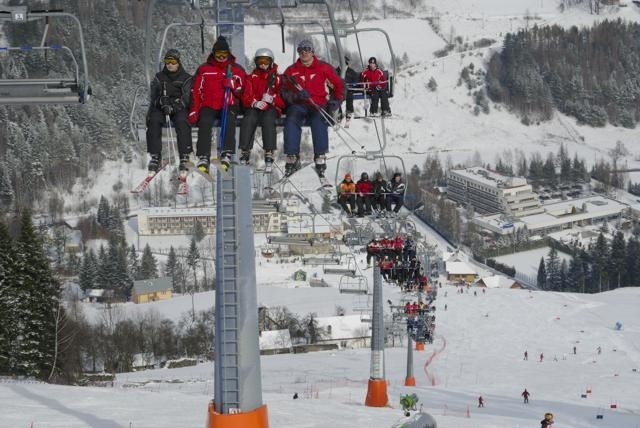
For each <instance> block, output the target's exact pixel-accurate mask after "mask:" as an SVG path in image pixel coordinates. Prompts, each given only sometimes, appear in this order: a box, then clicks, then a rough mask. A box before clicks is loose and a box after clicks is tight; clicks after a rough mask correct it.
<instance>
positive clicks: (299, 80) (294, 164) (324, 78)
mask: <svg viewBox="0 0 640 428" xmlns="http://www.w3.org/2000/svg"><path fill="white" fill-rule="evenodd" d="M298 55H299V58H298V60H297V61H296V62H295V63H294V64H293V65H291V66H289V67H288V68H287V69H286V70H285V71H284V81H283V92H282V95H283V98H284V100H285V102H286V103H287V109H286V113H287V117H286V119H285V123H284V152H285V154H286V155H287V163H286V165H285V175H286V176H287V177H288V176H290V175H291V174H293V173H294V172H296V171H297V170H299V169H300V167H301V166H302V165H301V163H300V139H301V137H302V125H303V124H304V122H305V121H306V120H308V121H309V122H310V127H311V139H312V141H313V153H314V155H313V161H314V163H315V167H316V173H317V174H318V177H320V178H324V174H325V171H326V169H327V165H326V160H327V153H328V152H329V131H328V126H329V124H328V123H327V119H326V118H325V117H324V116H323V113H327V114H328V115H329V116H331V115H332V114H333V113H334V112H337V111H338V109H339V107H340V104H342V100H343V99H344V84H343V83H342V79H340V76H338V75H337V74H336V71H335V70H334V69H333V67H332V66H331V65H330V64H327V63H326V62H324V61H321V60H319V59H318V58H316V56H315V54H314V48H313V43H311V41H310V40H302V41H300V43H298ZM329 85H330V86H331V87H332V88H333V98H332V99H329V90H328V86H329ZM323 110H324V112H323Z"/></svg>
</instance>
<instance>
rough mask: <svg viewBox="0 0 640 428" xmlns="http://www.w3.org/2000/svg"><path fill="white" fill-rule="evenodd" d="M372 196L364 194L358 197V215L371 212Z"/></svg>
mask: <svg viewBox="0 0 640 428" xmlns="http://www.w3.org/2000/svg"><path fill="white" fill-rule="evenodd" d="M371 197H372V195H362V196H359V195H358V198H357V199H356V203H357V204H358V215H366V214H371Z"/></svg>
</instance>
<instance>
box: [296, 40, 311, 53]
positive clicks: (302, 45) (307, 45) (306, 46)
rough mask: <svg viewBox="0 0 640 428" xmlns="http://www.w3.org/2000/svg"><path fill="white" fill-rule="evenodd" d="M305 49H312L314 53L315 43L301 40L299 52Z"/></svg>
mask: <svg viewBox="0 0 640 428" xmlns="http://www.w3.org/2000/svg"><path fill="white" fill-rule="evenodd" d="M303 49H305V50H306V49H310V50H311V52H313V43H311V40H309V39H304V40H300V43H298V52H300V51H301V50H303Z"/></svg>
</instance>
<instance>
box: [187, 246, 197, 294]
mask: <svg viewBox="0 0 640 428" xmlns="http://www.w3.org/2000/svg"><path fill="white" fill-rule="evenodd" d="M199 262H200V252H199V251H198V247H197V246H196V240H195V239H194V238H191V245H190V246H189V252H188V253H187V265H188V266H189V267H190V268H191V270H192V271H193V290H197V289H198V277H197V267H198V263H199Z"/></svg>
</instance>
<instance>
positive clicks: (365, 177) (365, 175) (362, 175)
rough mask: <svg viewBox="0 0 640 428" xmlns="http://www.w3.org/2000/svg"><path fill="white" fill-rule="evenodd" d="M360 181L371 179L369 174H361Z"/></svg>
mask: <svg viewBox="0 0 640 428" xmlns="http://www.w3.org/2000/svg"><path fill="white" fill-rule="evenodd" d="M360 179H361V180H368V179H369V174H367V173H366V172H363V173H362V174H360Z"/></svg>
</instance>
